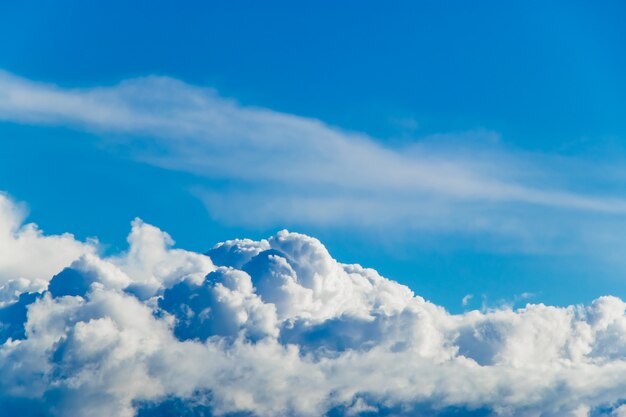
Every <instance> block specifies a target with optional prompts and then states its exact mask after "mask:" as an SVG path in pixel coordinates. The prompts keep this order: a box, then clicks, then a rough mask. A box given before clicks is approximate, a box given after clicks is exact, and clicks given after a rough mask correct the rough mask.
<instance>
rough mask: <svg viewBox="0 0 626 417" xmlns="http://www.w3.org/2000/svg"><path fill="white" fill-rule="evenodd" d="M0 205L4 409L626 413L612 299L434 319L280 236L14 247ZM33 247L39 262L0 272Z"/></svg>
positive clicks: (64, 413) (520, 415) (386, 287)
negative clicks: (106, 250)
mask: <svg viewBox="0 0 626 417" xmlns="http://www.w3.org/2000/svg"><path fill="white" fill-rule="evenodd" d="M0 203H1V204H2V207H4V208H5V209H4V210H0V224H5V225H6V224H8V225H11V228H10V229H7V230H4V231H3V232H2V235H0V243H1V244H2V247H3V249H8V250H9V251H8V252H6V251H5V250H3V251H0V294H3V295H4V296H6V297H5V298H4V300H3V303H2V304H1V305H0V372H1V373H2V378H0V410H2V412H3V413H5V414H6V415H20V416H25V417H35V416H39V417H70V416H71V417H109V416H121V417H134V416H137V417H157V416H158V417H162V416H167V415H182V416H190V417H191V416H240V415H249V416H257V417H271V416H276V415H286V416H294V417H313V416H321V415H335V416H345V417H350V416H361V417H367V416H371V415H397V416H414V415H427V416H450V415H468V416H487V415H489V416H495V417H529V416H543V417H557V416H558V417H581V416H587V417H600V416H604V417H620V416H624V415H625V413H626V405H624V399H625V398H626V376H625V375H626V316H625V315H624V311H625V308H626V303H624V302H623V301H622V300H620V299H619V298H616V297H611V296H606V297H600V298H598V299H596V300H594V301H593V302H592V303H591V304H590V305H588V306H567V307H555V306H549V305H543V304H537V305H532V304H529V305H526V306H525V307H524V308H520V309H517V310H513V309H512V308H511V307H506V306H505V307H503V308H500V309H496V310H485V311H469V312H465V313H463V314H450V313H449V312H447V311H446V310H445V309H444V308H443V307H441V306H438V305H436V304H433V303H431V302H429V301H427V300H425V299H424V298H422V297H420V296H419V295H416V294H414V293H413V292H412V291H411V290H410V289H409V288H408V287H406V286H403V285H401V284H399V283H397V282H395V281H392V280H389V279H386V278H384V277H382V276H380V275H379V274H378V273H377V272H376V271H375V270H373V269H368V268H363V267H361V266H360V265H350V264H342V263H339V262H337V261H336V260H335V259H333V257H332V256H331V254H330V253H329V252H328V251H327V249H326V248H325V247H324V245H323V244H322V243H321V242H319V241H318V240H316V239H314V238H311V237H309V236H306V235H302V234H298V233H290V232H288V231H286V230H283V231H281V232H279V233H277V234H276V235H274V236H271V237H270V238H268V239H262V240H258V241H254V240H249V239H239V240H231V241H227V242H222V243H219V244H217V245H215V246H214V247H213V248H212V249H211V250H210V251H209V252H208V253H206V254H199V253H194V252H190V251H186V250H183V249H175V248H173V247H172V245H173V243H174V242H173V240H172V239H171V237H170V236H169V235H168V234H167V233H165V232H163V231H161V230H160V229H158V228H157V227H155V226H151V225H149V224H146V223H144V222H142V221H141V220H140V219H135V220H134V221H133V222H132V228H131V232H130V234H129V236H128V243H129V247H128V249H127V250H126V251H124V252H120V253H115V254H111V255H109V256H106V257H105V256H102V255H99V254H98V253H97V252H96V251H94V250H93V249H92V248H91V247H90V244H89V243H88V242H80V241H77V240H76V239H74V238H73V237H72V236H71V235H70V234H65V235H62V236H61V237H62V238H60V237H59V236H54V235H45V234H43V233H38V234H36V235H34V236H32V237H31V238H30V239H28V240H23V236H22V235H23V232H24V229H25V228H26V229H27V228H29V227H30V228H32V229H36V226H34V225H31V226H25V225H23V224H22V223H21V221H20V220H19V219H17V218H16V217H15V216H13V215H12V214H11V213H13V212H15V210H18V208H17V207H16V203H15V201H13V200H12V199H11V198H9V197H8V196H6V195H0ZM42 246H46V247H48V248H49V249H50V250H47V251H41V250H40V248H41V247H42ZM76 248H83V250H82V251H80V250H78V251H77V250H76ZM34 253H37V254H38V259H37V262H39V263H40V264H41V265H40V266H41V267H40V269H39V270H38V271H33V270H32V269H30V268H29V265H28V264H27V263H26V262H22V263H20V264H19V265H18V267H17V268H13V269H12V270H11V273H10V274H9V275H10V277H9V276H8V275H6V274H3V273H4V272H6V271H5V270H4V266H3V265H4V264H3V263H2V261H3V260H5V258H7V257H9V256H11V257H13V256H21V257H22V259H28V257H29V256H32V255H33V254H34ZM59 254H66V256H65V258H64V259H63V260H59ZM31 284H33V285H31ZM3 415H4V414H3Z"/></svg>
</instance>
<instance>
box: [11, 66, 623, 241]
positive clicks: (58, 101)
mask: <svg viewBox="0 0 626 417" xmlns="http://www.w3.org/2000/svg"><path fill="white" fill-rule="evenodd" d="M0 120H6V121H13V122H19V123H34V124H45V125H63V126H72V127H74V128H76V129H82V130H86V131H90V132H95V133H98V134H100V135H102V136H105V137H109V138H110V137H114V138H115V140H123V141H125V143H126V145H127V146H128V148H129V149H130V152H131V153H132V154H133V155H134V157H135V158H137V159H139V160H141V161H144V162H148V163H151V164H155V165H158V166H161V167H165V168H168V169H174V170H180V171H186V172H190V173H193V174H194V175H196V176H198V178H204V179H206V180H210V181H220V180H227V181H226V182H227V183H228V185H226V186H223V185H222V186H219V187H218V188H211V187H208V186H205V185H200V186H199V187H198V188H197V189H196V190H195V193H196V194H197V195H198V196H199V197H200V198H201V199H202V200H203V201H204V203H205V204H206V206H207V208H208V209H209V211H210V213H211V214H212V215H213V216H214V217H216V218H218V219H220V220H221V221H224V222H229V223H237V224H245V225H247V226H250V225H255V226H257V227H258V226H259V225H263V226H268V225H269V226H276V225H280V226H282V225H285V224H292V225H296V226H302V225H316V226H325V227H349V228H353V229H354V228H356V229H368V228H378V229H384V230H389V228H393V229H395V230H407V231H415V230H424V229H432V230H437V231H461V232H464V233H465V232H466V233H470V234H475V233H478V234H480V233H487V234H494V235H503V236H514V237H515V239H517V240H518V241H520V242H522V243H521V244H520V245H519V246H522V245H526V246H528V247H530V248H531V249H532V248H533V247H537V246H541V245H544V244H543V242H546V241H548V242H551V243H549V244H546V245H544V246H549V247H551V248H554V247H557V246H567V245H569V244H572V242H576V241H580V240H584V241H586V246H589V245H590V242H592V243H593V245H594V246H609V245H614V244H615V243H616V242H613V241H609V242H601V241H602V240H606V239H607V235H610V233H606V232H607V231H608V230H612V229H614V228H615V227H616V225H618V227H620V228H623V229H625V230H626V221H625V220H626V219H625V216H624V215H625V214H626V199H624V198H623V196H622V195H621V194H620V193H609V194H607V195H595V194H593V193H592V194H589V193H584V192H580V191H575V190H576V189H578V188H580V187H578V188H576V187H571V184H570V186H568V185H567V184H568V182H567V181H565V184H564V183H563V182H562V181H559V180H557V178H558V179H560V180H562V177H563V173H562V172H560V171H559V168H558V167H554V166H555V165H557V160H558V158H556V156H555V157H554V158H552V159H550V158H548V161H547V162H546V161H544V162H543V163H538V162H537V161H535V159H539V158H533V157H532V156H529V155H522V154H521V153H520V154H516V153H515V152H507V151H503V150H502V149H500V150H495V151H491V152H487V151H486V152H479V151H475V150H467V149H465V150H460V149H457V148H454V147H451V148H445V146H444V148H443V149H440V148H438V147H437V146H436V145H433V144H432V143H428V141H426V142H422V143H420V144H418V145H414V146H410V147H404V148H398V147H395V148H394V147H388V146H383V145H382V144H381V143H379V142H377V141H375V140H374V139H372V138H370V137H368V136H367V135H364V134H358V133H354V132H346V131H343V130H340V129H337V128H334V127H332V126H328V125H326V124H324V123H323V122H321V121H318V120H314V119H309V118H304V117H298V116H294V115H290V114H286V113H280V112H275V111H271V110H267V109H262V108H255V107H247V106H243V105H240V104H238V103H236V102H234V101H232V100H228V99H225V98H223V97H220V96H219V95H218V94H217V93H216V92H215V91H213V90H211V89H208V88H200V87H196V86H192V85H189V84H185V83H183V82H180V81H177V80H174V79H171V78H166V77H146V78H138V79H131V80H126V81H124V82H122V83H120V84H117V85H113V86H108V87H98V88H83V89H71V88H60V87H57V86H54V85H48V84H43V83H38V82H33V81H29V80H26V79H23V78H20V77H17V76H15V75H12V74H9V73H6V72H0ZM481 135H484V133H480V132H476V133H475V134H474V135H470V136H481ZM441 139H442V137H436V138H435V139H434V142H438V141H440V140H441ZM146 144H149V146H145V145H146ZM587 168H588V167H587ZM570 171H571V169H570ZM565 177H567V174H566V175H565ZM566 179H567V178H566ZM606 181H607V182H609V183H610V179H607V180H606ZM570 182H571V181H570ZM248 207H253V208H254V209H252V210H250V209H247V208H248ZM607 218H608V219H610V223H611V224H610V226H607V221H606V220H607ZM574 226H578V227H574ZM574 230H576V232H574ZM573 233H578V235H577V236H574V237H573V236H572V234H573ZM608 239H609V240H611V239H610V238H608ZM555 241H558V243H557V244H555V243H554V242H555ZM540 249H543V248H540Z"/></svg>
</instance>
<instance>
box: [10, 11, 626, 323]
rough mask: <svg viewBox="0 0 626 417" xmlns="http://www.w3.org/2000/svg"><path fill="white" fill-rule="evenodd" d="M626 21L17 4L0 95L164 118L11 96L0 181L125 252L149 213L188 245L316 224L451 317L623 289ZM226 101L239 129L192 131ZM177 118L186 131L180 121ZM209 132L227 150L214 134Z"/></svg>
mask: <svg viewBox="0 0 626 417" xmlns="http://www.w3.org/2000/svg"><path fill="white" fill-rule="evenodd" d="M625 12H626V6H625V5H624V4H623V3H622V2H618V1H615V2H610V1H609V2H602V3H601V4H598V3H590V2H553V3H551V4H550V5H546V4H544V2H533V1H531V2H518V3H515V4H504V3H502V2H495V1H494V2H481V3H480V4H471V3H469V2H461V1H459V2H434V1H433V2H395V3H394V4H392V5H386V6H385V7H384V8H382V7H381V6H380V5H379V4H376V3H373V2H371V3H369V2H365V3H364V2H343V3H341V4H336V2H322V3H315V4H313V3H310V4H308V5H304V4H295V3H293V2H264V3H263V4H260V3H259V4H252V3H250V2H241V3H240V2H212V3H210V4H204V3H199V2H198V3H188V4H187V5H176V6H174V5H173V4H172V3H166V2H134V3H133V4H132V5H129V4H127V2H115V1H112V2H107V3H106V5H105V4H104V3H98V4H96V2H78V1H77V2H70V1H68V2H64V3H63V7H59V5H58V3H57V2H36V3H35V2H12V3H8V2H5V3H3V4H2V5H1V6H0V39H2V40H3V41H2V42H0V69H2V70H3V71H5V72H4V73H3V74H4V75H3V77H4V78H3V80H5V83H4V84H0V85H1V86H2V87H3V88H7V86H9V85H11V86H14V85H20V86H22V87H23V89H22V90H19V91H20V92H23V91H28V92H31V93H32V92H34V93H37V92H41V91H44V92H46V91H55V92H57V93H58V94H59V97H61V98H67V97H69V96H71V95H72V94H74V93H76V94H78V95H79V96H81V97H83V98H82V99H81V100H87V101H81V102H80V103H83V104H84V103H85V102H89V103H90V101H89V100H92V99H93V100H95V101H96V102H98V100H103V101H105V104H104V105H103V106H104V107H97V108H96V113H98V112H100V113H102V112H103V111H105V110H106V109H109V110H110V109H111V108H116V106H122V107H124V106H126V107H124V108H125V109H127V110H128V114H129V115H130V117H129V118H130V119H133V120H136V119H137V117H138V116H146V115H148V116H153V117H155V118H156V119H158V120H162V119H163V118H166V119H168V120H169V121H171V122H172V125H171V126H169V125H168V126H169V127H168V126H165V125H164V124H159V123H156V122H154V121H150V123H149V126H148V125H141V126H138V125H136V124H133V123H131V122H130V121H127V120H122V119H119V120H118V121H115V120H113V121H112V122H111V121H110V120H96V121H94V119H92V118H91V116H92V114H90V113H89V114H88V110H89V109H86V110H84V111H83V109H78V110H77V109H75V108H74V109H71V108H70V109H69V110H68V109H65V110H63V111H60V112H56V110H55V105H54V104H47V105H46V104H45V103H44V104H42V106H43V107H42V108H35V107H32V106H31V107H29V106H27V105H25V107H24V108H23V109H21V110H20V111H14V110H13V109H14V107H15V103H12V102H8V103H9V104H8V106H9V107H8V109H9V110H7V109H6V108H3V110H0V112H1V113H0V119H2V122H0V147H1V148H0V150H1V151H0V189H2V190H4V191H7V192H8V193H10V194H11V195H12V196H13V197H14V198H15V199H17V200H19V201H24V202H26V203H27V204H28V206H29V208H30V213H31V216H30V217H29V219H30V220H32V221H35V222H37V223H38V224H39V225H40V226H41V227H42V228H43V229H44V230H45V231H46V232H49V233H61V232H65V231H71V232H73V233H75V234H76V235H77V236H78V237H79V238H81V239H83V238H85V237H87V236H98V237H99V239H100V240H101V241H102V243H103V244H105V245H110V248H111V250H113V249H115V248H124V247H125V245H126V242H125V236H126V234H127V232H128V229H129V227H130V226H129V224H130V221H131V220H132V219H133V218H135V217H136V216H139V217H141V218H142V219H144V220H145V221H147V222H150V223H152V224H155V225H158V226H159V227H161V228H163V229H164V230H167V231H168V232H169V233H170V234H171V235H172V236H173V237H174V239H175V240H176V241H177V244H178V246H180V247H184V248H187V249H191V250H196V251H205V250H207V249H209V248H210V246H212V245H213V244H214V243H215V242H218V241H221V240H225V239H230V238H236V237H252V238H261V237H266V236H269V235H271V234H273V233H275V232H276V231H277V230H279V229H282V228H285V227H286V228H289V229H290V230H294V231H301V232H304V233H307V234H311V235H313V236H316V237H318V238H320V239H321V240H322V241H323V242H324V243H325V244H326V246H327V247H328V248H329V249H330V251H331V253H332V254H333V255H334V256H335V257H336V258H338V259H339V260H340V261H345V262H358V263H361V264H363V265H365V266H369V267H373V268H375V269H377V270H378V271H380V272H381V273H382V274H383V275H385V276H388V277H391V278H394V279H396V280H398V281H400V282H402V283H406V284H408V285H410V286H411V288H413V289H414V290H415V291H416V292H418V293H419V294H422V295H424V296H425V297H426V298H428V299H431V300H433V301H434V302H437V303H439V304H443V305H444V306H446V307H447V308H449V309H450V310H452V311H459V310H461V309H463V307H462V306H461V299H462V298H463V297H464V296H465V295H467V294H473V295H474V298H473V299H472V300H471V301H470V304H468V308H470V307H471V308H479V307H480V306H481V303H482V300H483V295H484V296H485V297H486V302H487V303H488V304H490V305H497V304H498V303H499V302H501V300H505V301H507V302H512V301H513V300H519V299H525V296H523V294H533V296H532V298H531V300H532V301H536V302H546V303H551V304H560V305H564V304H570V303H578V302H588V301H590V300H591V299H593V298H595V297H597V296H599V295H603V294H608V293H611V294H613V295H617V296H621V297H624V296H626V285H625V284H624V280H623V276H624V274H625V273H626V264H625V263H624V262H623V260H622V259H623V256H622V253H623V251H624V249H626V245H624V243H623V236H624V235H625V234H624V233H625V232H626V214H625V212H624V209H623V206H624V198H625V196H624V192H625V188H624V178H626V177H625V175H624V174H625V172H624V169H623V166H624V164H623V162H624V155H625V152H624V151H625V148H624V138H625V137H626V102H625V101H626V54H624V53H623V50H624V42H625V40H626V26H625V25H623V22H622V20H623V19H622V16H624V13H625ZM25 28H28V29H27V30H25ZM149 76H158V77H166V78H147V79H146V78H140V77H149ZM15 80H19V82H17V81H15ZM120 83H122V84H120ZM124 83H125V84H124ZM120 85H122V86H123V85H126V86H130V87H131V88H130V90H133V88H135V89H137V90H135V91H139V93H141V94H143V95H141V94H139V95H137V93H133V92H132V91H130V92H129V91H128V90H124V89H123V88H121V87H120ZM51 86H55V87H51ZM98 88H100V89H102V88H104V90H105V91H108V94H109V96H106V94H105V95H104V97H103V96H102V95H98V91H99V90H97V89H98ZM50 89H52V90H50ZM94 89H96V90H94ZM16 91H17V90H16ZM155 91H157V92H158V91H164V92H165V93H164V94H165V96H164V97H160V96H158V97H152V96H150V95H149V94H148V92H155ZM34 93H33V94H34ZM1 94H2V90H0V97H1ZM133 94H134V95H133ZM157 95H158V94H157ZM85 97H86V98H85ZM89 97H92V98H91V99H90V98H89ZM93 97H95V98H93ZM107 97H109V98H110V97H113V98H111V99H110V101H107V100H108V99H107ZM138 97H139V98H138ZM189 97H194V99H197V100H199V102H202V103H204V104H202V105H200V104H198V107H197V108H196V107H193V106H192V108H189V106H188V105H187V104H185V100H187V99H188V98H189ZM151 100H152V101H151ZM205 101H206V103H208V104H206V103H205ZM233 103H237V104H233ZM81 105H82V104H81ZM99 105H100V104H98V106H99ZM11 106H12V107H11ZM207 106H208V107H207ZM211 106H215V107H216V108H218V109H220V110H219V114H218V115H219V116H220V117H225V118H226V119H227V120H230V121H231V123H234V124H235V127H236V128H237V129H240V128H241V129H242V130H235V132H236V133H235V134H234V135H233V136H229V132H231V127H229V126H226V127H225V128H224V129H223V130H220V129H218V128H217V127H216V125H215V124H211V123H213V122H210V121H206V120H204V119H202V118H200V119H196V118H195V113H193V112H195V111H207V110H210V109H212V108H213V107H211ZM70 107H71V106H70ZM79 107H80V106H79ZM180 115H182V116H181V117H182V119H184V120H179V119H177V117H179V116H180ZM252 119H253V121H250V120H252ZM177 123H179V124H177ZM203 126H204V127H203ZM294 126H295V127H294ZM205 127H206V131H205V130H203V129H204V128H205ZM182 128H189V129H190V131H193V132H191V133H189V134H188V135H187V134H186V133H185V135H186V136H185V135H183V136H184V140H177V133H171V132H170V131H169V130H167V129H173V130H172V131H174V130H176V129H182ZM292 128H293V130H288V129H292ZM198 132H199V133H198ZM213 132H217V133H213ZM280 132H283V133H284V132H286V133H284V135H285V138H284V139H281V140H282V141H278V143H277V144H276V146H275V147H265V145H263V144H266V143H270V144H271V143H273V142H272V140H273V139H274V138H275V137H276V136H275V135H278V136H280ZM211 135H215V137H213V139H212V140H214V141H220V142H219V143H220V146H218V147H216V145H215V143H218V142H211V144H209V145H206V144H203V142H202V141H201V139H203V138H204V137H205V136H211ZM220 135H222V136H220ZM301 135H305V136H307V135H308V136H307V137H308V138H309V139H307V140H305V141H304V142H303V143H304V145H302V149H304V150H300V148H299V147H298V146H299V145H297V144H294V143H295V142H294V141H295V140H299V138H300V137H301ZM316 135H321V136H323V137H325V138H327V139H323V140H322V139H320V140H319V142H318V141H316V137H317V136H316ZM281 137H282V136H281ZM155 138H156V139H155ZM292 138H295V139H292ZM364 138H365V139H364ZM238 140H240V142H236V141H238ZM228 141H235V142H232V143H234V145H233V148H230V147H229V146H228ZM181 143H182V145H181ZM224 143H226V145H224ZM318 143H319V144H321V145H320V146H327V145H329V147H328V148H326V149H321V150H320V149H317V145H316V144H318ZM290 144H294V145H293V146H291V145H290ZM344 145H345V146H344ZM268 146H269V145H268ZM344 150H345V152H344ZM216 152H217V154H218V155H220V158H217V157H211V155H215V154H216ZM281 152H284V155H282V157H281ZM194 155H196V156H198V158H195V159H194V158H192V156H194ZM398 155H400V156H402V157H405V156H407V155H408V158H409V159H410V162H406V161H404V159H402V161H401V162H402V163H401V164H400V165H397V164H396V160H397V159H398V157H399V156H398ZM307 156H310V158H308V157H307ZM327 159H328V160H327ZM320 161H322V162H323V163H322V162H320ZM405 162H406V165H403V164H404V163H405ZM318 163H319V166H318ZM299 164H300V165H299ZM364 165H367V166H365V167H363V166H364ZM250 166H254V167H257V169H256V171H255V170H253V169H250V170H247V169H243V168H245V167H250ZM300 168H301V169H300ZM303 172H304V173H303ZM300 174H302V177H300V176H299V175H300ZM353 174H354V175H353ZM333 175H334V177H333ZM333 178H334V179H335V180H334V181H333ZM467 178H469V179H470V180H471V181H469V182H467V183H465V182H463V181H465V179H467ZM421 179H424V182H419V181H421ZM378 180H380V184H378V182H377V181H378ZM461 180H463V181H461ZM455 181H456V182H455ZM459 181H460V182H459ZM416 182H419V184H420V187H425V188H419V187H418V188H419V190H417V191H416V190H414V189H413V188H412V187H413V186H414V184H415V183H416ZM372 184H373V185H372ZM403 187H405V188H403ZM424 190H426V191H424ZM338 213H339V214H338Z"/></svg>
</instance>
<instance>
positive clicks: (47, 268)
mask: <svg viewBox="0 0 626 417" xmlns="http://www.w3.org/2000/svg"><path fill="white" fill-rule="evenodd" d="M25 217H26V209H25V207H24V206H23V205H20V204H17V203H15V202H14V201H13V200H12V199H11V198H10V197H9V196H8V195H7V194H5V193H3V192H0V303H2V302H4V301H6V300H10V299H11V298H13V297H14V296H15V295H16V292H23V291H39V290H42V289H45V288H46V285H47V282H48V280H50V278H51V277H52V275H54V274H56V273H57V272H60V271H61V270H62V269H63V268H64V267H66V266H69V264H70V263H71V262H72V261H74V260H75V259H77V258H79V257H80V256H81V255H84V254H90V253H94V252H95V249H96V243H97V242H95V241H88V242H79V241H77V240H76V239H75V238H74V236H73V235H71V234H69V233H65V234H63V235H44V234H43V232H42V231H41V230H40V229H39V228H38V227H37V225H35V224H34V223H28V224H24V223H23V222H24V219H25Z"/></svg>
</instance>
